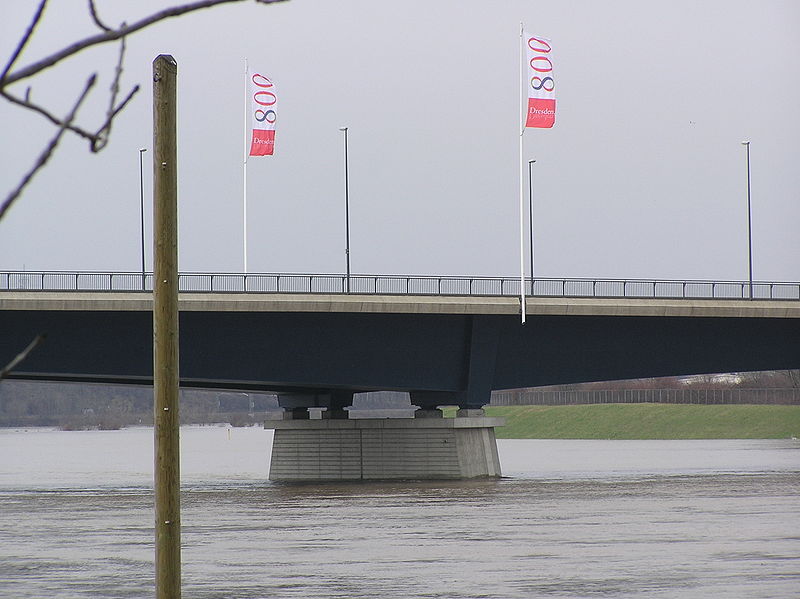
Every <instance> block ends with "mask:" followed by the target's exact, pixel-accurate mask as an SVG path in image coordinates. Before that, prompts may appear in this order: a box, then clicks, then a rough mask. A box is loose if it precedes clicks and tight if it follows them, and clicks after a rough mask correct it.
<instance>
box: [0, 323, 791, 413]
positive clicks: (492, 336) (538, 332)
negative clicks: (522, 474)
mask: <svg viewBox="0 0 800 599" xmlns="http://www.w3.org/2000/svg"><path fill="white" fill-rule="evenodd" d="M151 318H152V316H151V314H150V313H149V312H139V311H131V312H125V311H108V312H103V311H85V312H83V311H2V312H0V365H2V364H5V363H7V362H9V361H10V360H11V359H12V358H13V357H14V356H15V355H16V354H17V353H18V352H19V351H20V350H21V348H23V347H25V346H26V345H27V344H28V343H29V342H30V341H31V339H33V338H34V337H35V336H36V335H38V334H40V333H44V334H46V335H47V337H46V340H45V341H44V343H43V344H42V345H40V346H39V347H38V348H37V349H36V350H35V351H34V352H33V353H32V354H31V355H30V356H29V357H28V358H27V359H26V360H25V361H24V362H23V363H21V364H20V365H19V366H18V368H17V369H16V370H15V372H14V373H13V374H12V377H13V378H20V379H42V380H70V381H86V382H111V383H134V384H142V383H145V384H149V383H151V382H152V373H153V367H152V332H151V331H152V326H151V322H152V320H151ZM180 340H181V345H180V370H181V372H180V374H181V381H182V385H184V386H194V387H210V388H228V389H252V390H274V391H280V392H310V393H325V392H336V393H339V394H340V395H341V394H344V396H347V395H348V394H349V393H351V392H354V391H368V390H402V391H410V392H412V397H413V398H414V403H416V404H417V405H423V407H425V406H433V405H437V404H457V405H460V406H462V407H476V406H480V405H484V404H486V403H488V401H489V394H490V392H491V391H492V390H498V389H513V388H520V387H529V386H538V385H549V384H564V383H576V382H587V381H600V380H616V379H630V378H640V377H652V376H667V375H685V374H700V373H713V372H735V371H749V370H773V369H790V368H800V351H798V347H800V319H791V318H786V319H783V318H726V317H714V318H698V317H638V316H536V315H532V316H529V319H528V322H527V324H525V325H524V326H523V325H521V324H520V322H519V317H517V316H511V315H507V316H504V315H453V314H385V313H333V312H325V313H307V312H293V313H265V312H182V313H181V316H180Z"/></svg>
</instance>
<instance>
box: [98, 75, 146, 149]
mask: <svg viewBox="0 0 800 599" xmlns="http://www.w3.org/2000/svg"><path fill="white" fill-rule="evenodd" d="M138 91H139V86H138V85H135V86H134V87H133V89H132V90H131V91H130V93H128V95H127V96H126V97H125V99H124V100H123V101H122V103H120V104H119V105H118V106H117V107H116V108H113V109H112V108H111V107H110V108H109V111H110V112H109V113H108V117H107V118H106V121H105V122H104V123H103V124H102V125H101V126H100V128H99V129H98V130H97V132H96V133H95V134H94V135H93V136H92V144H91V150H92V152H99V151H100V150H102V149H103V148H104V147H105V146H106V144H107V143H108V135H109V134H110V133H111V123H112V121H113V120H114V118H115V117H116V116H117V115H118V114H119V113H120V112H122V110H123V109H124V108H125V107H126V106H127V105H128V102H130V101H131V100H132V99H133V96H135V95H136V93H137V92H138Z"/></svg>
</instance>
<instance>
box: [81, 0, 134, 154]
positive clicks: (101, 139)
mask: <svg viewBox="0 0 800 599" xmlns="http://www.w3.org/2000/svg"><path fill="white" fill-rule="evenodd" d="M90 3H91V0H90ZM122 26H123V27H124V26H125V24H124V23H123V24H122ZM124 60H125V38H124V37H123V38H120V40H119V59H118V60H117V67H116V68H115V69H114V80H113V81H112V82H111V97H110V99H109V102H108V111H107V112H106V122H105V123H103V125H102V126H101V127H100V128H99V129H98V130H97V133H96V136H95V139H94V141H93V142H92V152H99V151H100V150H102V149H103V148H104V147H106V144H107V143H108V137H109V136H110V135H111V125H112V123H113V120H114V115H116V114H118V113H119V111H120V110H122V108H123V107H124V106H125V104H127V102H128V100H130V98H132V97H133V94H135V93H136V91H135V90H134V92H133V93H132V94H130V95H129V96H128V100H126V101H125V102H124V103H123V104H122V106H121V107H120V108H119V109H115V107H114V103H115V102H116V100H117V94H119V80H120V78H121V77H122V63H123V61H124Z"/></svg>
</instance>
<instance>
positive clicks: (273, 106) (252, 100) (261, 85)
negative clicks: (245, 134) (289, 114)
mask: <svg viewBox="0 0 800 599" xmlns="http://www.w3.org/2000/svg"><path fill="white" fill-rule="evenodd" d="M247 93H248V95H249V98H248V102H247V106H248V110H249V112H250V115H249V123H250V125H249V129H250V130H251V131H252V134H251V137H250V156H271V155H272V154H273V152H274V150H275V121H276V119H277V116H278V113H277V105H278V96H277V95H276V92H275V84H274V83H273V82H272V80H270V79H269V78H267V77H265V76H264V75H262V74H260V73H252V74H250V73H248V85H247Z"/></svg>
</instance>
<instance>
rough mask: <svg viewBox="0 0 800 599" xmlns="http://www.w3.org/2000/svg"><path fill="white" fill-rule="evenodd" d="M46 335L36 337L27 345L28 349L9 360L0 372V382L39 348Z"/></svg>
mask: <svg viewBox="0 0 800 599" xmlns="http://www.w3.org/2000/svg"><path fill="white" fill-rule="evenodd" d="M45 337H46V335H43V334H39V335H36V338H35V339H34V340H33V341H31V342H30V343H29V344H28V347H26V348H25V349H23V350H22V351H21V352H20V353H18V354H17V356H16V357H15V358H14V359H13V360H11V361H10V362H9V363H8V364H6V366H5V367H4V368H3V369H2V370H0V381H2V380H3V379H4V378H6V377H7V376H8V375H9V374H10V373H11V371H12V370H14V368H16V367H17V366H18V365H19V363H20V362H22V361H23V360H24V359H25V358H27V357H28V356H29V355H30V354H31V352H32V351H33V350H35V349H36V348H37V347H39V344H40V343H41V342H42V341H44V339H45Z"/></svg>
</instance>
